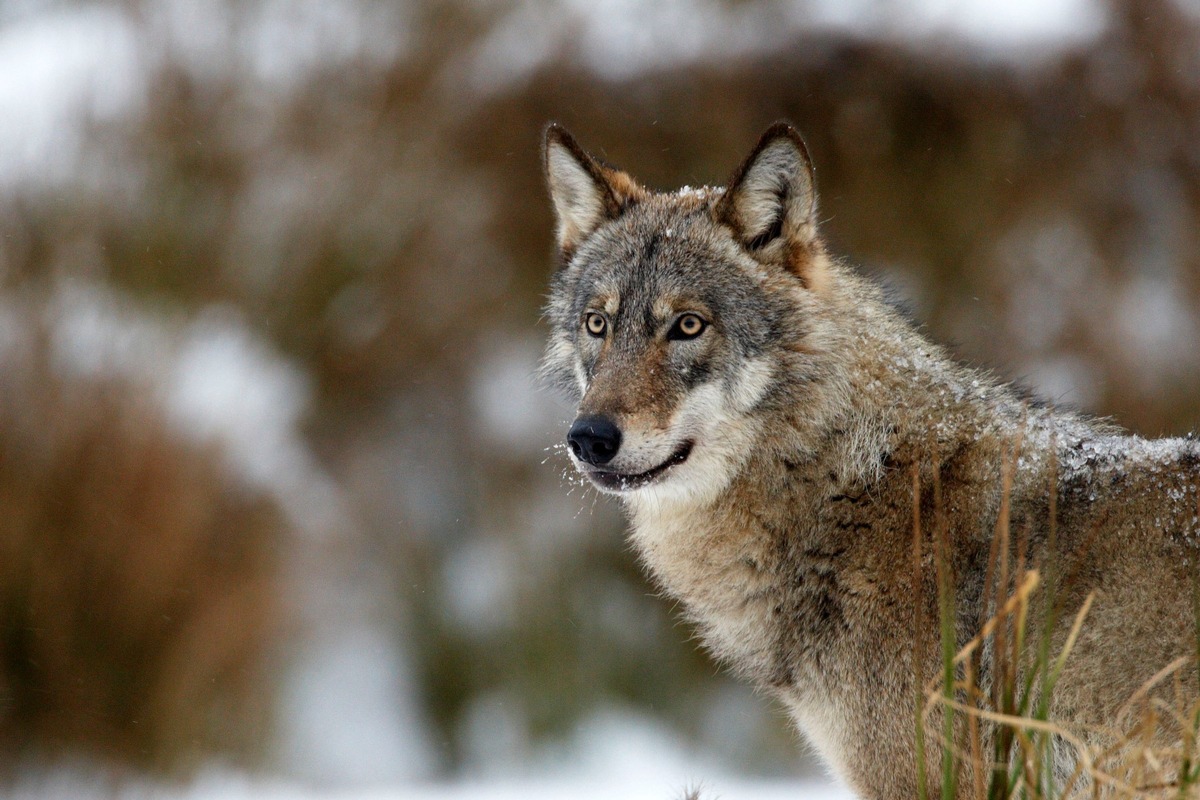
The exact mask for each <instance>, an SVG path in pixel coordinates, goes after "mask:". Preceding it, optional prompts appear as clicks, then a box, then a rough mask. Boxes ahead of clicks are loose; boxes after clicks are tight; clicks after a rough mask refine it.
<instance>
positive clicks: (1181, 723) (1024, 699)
mask: <svg viewBox="0 0 1200 800" xmlns="http://www.w3.org/2000/svg"><path fill="white" fill-rule="evenodd" d="M1018 449H1019V445H1018ZM1012 460H1015V457H1014V458H1012V459H1010V462H1011V461H1012ZM1002 474H1003V481H1004V485H1003V499H1002V504H1001V510H1000V514H999V519H998V521H997V526H996V536H995V539H994V542H993V547H992V551H991V556H990V560H989V564H988V573H987V578H986V579H985V586H986V587H987V588H986V589H985V592H988V591H991V592H992V596H991V599H990V601H988V600H987V599H986V598H985V608H994V609H995V611H994V613H993V614H992V616H991V617H990V618H989V619H987V620H986V622H984V623H983V625H982V626H981V628H980V630H979V633H978V634H977V635H976V636H975V637H973V638H972V639H971V640H970V641H969V642H967V643H966V644H965V645H963V646H962V647H961V648H958V649H957V650H955V649H954V646H953V641H954V638H953V637H954V624H953V619H954V606H953V594H952V589H951V588H950V587H951V586H952V581H951V579H950V577H949V576H948V575H946V574H945V572H947V570H946V568H945V567H944V564H945V562H946V561H947V559H946V558H945V553H946V550H945V540H944V538H943V537H942V536H941V535H939V534H937V533H935V535H934V538H933V545H934V552H935V560H936V561H937V563H938V568H939V583H938V585H939V609H940V615H941V620H940V621H941V641H942V646H943V649H942V659H943V671H942V673H941V674H940V675H938V676H936V677H934V678H932V679H930V680H928V681H927V682H923V681H922V680H919V681H918V685H922V684H923V685H922V688H921V690H920V691H919V693H918V694H919V696H918V714H917V720H918V721H917V749H918V754H917V758H918V765H919V770H920V772H921V776H920V786H921V789H920V795H921V797H922V798H923V800H924V799H925V798H928V797H930V796H931V795H932V792H931V791H930V781H929V780H928V776H927V774H926V771H927V769H928V767H927V764H928V763H929V762H928V761H927V760H926V752H925V751H926V744H927V741H928V739H929V737H931V736H932V737H934V740H935V742H936V745H937V752H940V753H941V776H940V782H939V784H938V786H939V787H940V796H941V797H942V798H944V800H949V799H950V798H956V797H958V798H970V800H1007V798H1024V799H1027V800H1052V799H1053V798H1068V797H1086V796H1091V797H1097V798H1098V797H1105V798H1121V800H1126V799H1128V800H1135V799H1136V800H1142V799H1143V798H1156V799H1157V798H1186V797H1193V796H1197V794H1198V791H1197V786H1198V781H1200V764H1198V763H1197V757H1198V755H1200V752H1198V751H1197V733H1198V731H1200V700H1197V698H1196V697H1195V693H1194V692H1192V691H1189V690H1186V689H1185V670H1186V669H1189V668H1190V669H1196V665H1197V658H1196V657H1195V656H1182V657H1180V658H1177V659H1176V660H1174V661H1172V662H1171V663H1170V664H1167V665H1164V666H1163V668H1162V669H1161V670H1159V671H1158V672H1157V673H1155V674H1154V675H1153V676H1151V677H1150V678H1149V679H1148V680H1147V681H1146V682H1145V683H1144V684H1143V685H1142V686H1141V687H1140V688H1139V689H1138V690H1137V691H1135V692H1134V693H1133V694H1132V695H1131V696H1130V697H1129V698H1128V700H1127V701H1126V702H1125V703H1124V705H1123V706H1122V708H1121V709H1120V710H1119V711H1118V713H1117V714H1116V715H1115V718H1113V719H1111V720H1109V721H1108V724H1107V725H1105V726H1103V727H1101V726H1084V725H1074V724H1068V723H1065V722H1063V721H1061V720H1057V719H1053V718H1052V717H1051V715H1050V708H1051V699H1052V697H1053V694H1054V688H1055V684H1056V683H1057V682H1058V680H1059V679H1060V677H1061V676H1062V675H1063V674H1064V671H1065V670H1069V669H1070V664H1069V656H1070V654H1071V651H1072V649H1073V648H1074V645H1075V643H1076V641H1077V640H1078V637H1079V634H1080V631H1081V630H1083V628H1084V626H1085V625H1086V624H1087V615H1088V612H1089V610H1090V609H1091V606H1092V602H1093V600H1094V597H1095V593H1094V592H1093V593H1091V594H1089V595H1088V596H1087V598H1086V600H1085V601H1084V602H1083V604H1082V606H1081V607H1080V608H1079V609H1078V610H1076V611H1075V613H1074V616H1073V620H1072V623H1071V625H1070V628H1069V632H1068V633H1067V635H1066V637H1065V640H1064V641H1063V643H1062V644H1061V646H1060V647H1059V648H1058V649H1057V651H1053V650H1052V647H1051V632H1052V631H1053V630H1054V629H1055V628H1056V626H1057V625H1058V622H1059V615H1061V613H1062V608H1061V605H1060V604H1059V603H1058V601H1057V594H1056V593H1057V591H1058V589H1060V588H1062V587H1063V586H1065V582H1064V581H1069V580H1070V579H1071V577H1072V576H1070V575H1066V576H1059V575H1056V574H1055V572H1056V569H1055V567H1056V565H1055V564H1053V563H1049V564H1046V565H1045V572H1046V575H1045V576H1043V574H1042V573H1040V572H1039V571H1038V570H1035V569H1031V568H1029V566H1028V564H1027V562H1026V547H1025V543H1024V542H1023V541H1017V542H1010V531H1009V502H1008V501H1009V495H1010V490H1011V464H1010V463H1006V464H1005V467H1004V470H1003V473H1002ZM914 488H915V489H919V483H918V479H917V477H916V475H915V473H914ZM1050 494H1051V497H1052V498H1053V497H1054V495H1055V493H1054V492H1053V491H1052V492H1051V493H1050ZM1050 519H1051V524H1050V542H1051V547H1050V552H1053V541H1054V537H1055V531H1054V519H1055V513H1054V505H1053V502H1052V503H1051V509H1050ZM934 527H935V529H937V527H938V526H937V525H935V526H934ZM913 531H914V537H913V541H914V556H915V557H917V558H919V557H920V553H921V545H922V536H923V534H922V529H921V520H920V517H919V515H917V516H915V517H914V526H913ZM1018 538H1020V537H1018ZM1010 544H1012V545H1015V551H1016V554H1017V555H1016V560H1015V563H1012V564H1010V562H1009V554H1010V553H1011V552H1012V549H1013V548H1010ZM1010 572H1011V575H1010ZM1009 587H1011V591H1009ZM1003 592H1008V593H1007V596H1004V594H1003ZM1039 594H1040V597H1039ZM1197 596H1200V595H1197ZM1039 613H1040V614H1043V615H1045V616H1044V618H1043V620H1042V623H1041V625H1040V630H1041V633H1040V634H1038V635H1034V634H1033V631H1034V626H1033V625H1031V624H1030V622H1031V620H1032V619H1034V618H1035V617H1034V615H1035V614H1039ZM1196 618H1197V621H1198V622H1197V625H1198V631H1200V606H1198V608H1197V617H1196ZM1198 643H1200V638H1198ZM916 646H917V647H918V648H920V647H922V646H923V645H922V642H921V641H920V637H919V636H918V637H917V641H916ZM1198 646H1200V644H1198ZM985 652H986V654H987V655H986V657H987V658H988V659H989V660H990V665H989V671H990V673H991V675H992V680H991V682H990V685H981V684H980V683H979V682H978V676H979V675H980V674H981V661H982V659H983V658H984V657H985V656H984V654H985ZM1167 687H1170V689H1171V691H1164V689H1166V688H1167ZM1152 690H1153V691H1152ZM1168 698H1169V699H1168ZM939 727H940V730H939ZM1164 742H1167V743H1168V744H1166V745H1164V744H1163V743H1164Z"/></svg>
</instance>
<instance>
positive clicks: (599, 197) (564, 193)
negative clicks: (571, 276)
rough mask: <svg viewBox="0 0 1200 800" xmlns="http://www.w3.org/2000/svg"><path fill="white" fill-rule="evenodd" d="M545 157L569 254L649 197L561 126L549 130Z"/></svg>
mask: <svg viewBox="0 0 1200 800" xmlns="http://www.w3.org/2000/svg"><path fill="white" fill-rule="evenodd" d="M543 157H544V161H543V164H544V166H545V170H546V184H547V185H548V186H549V188H550V200H551V202H552V203H553V204H554V216H555V218H556V219H557V221H558V227H557V232H558V247H559V249H560V250H561V251H562V252H563V253H564V254H566V255H569V254H570V253H571V252H573V251H574V250H575V248H576V247H578V246H579V244H580V243H581V242H582V241H583V240H584V239H586V238H587V237H588V236H589V235H590V234H591V233H592V231H594V230H596V228H598V227H600V224H601V223H602V222H605V221H606V220H610V219H616V218H617V217H619V216H620V215H621V212H622V211H624V210H625V209H626V208H627V207H628V206H630V205H632V204H633V203H636V202H638V201H639V200H641V199H643V198H644V197H645V196H646V190H645V189H643V188H642V187H641V186H640V185H639V184H638V182H637V181H635V180H634V179H633V178H632V177H630V176H629V175H628V174H626V173H624V172H622V171H620V170H618V169H614V168H612V167H609V166H606V165H604V164H601V163H600V162H599V161H598V160H596V159H595V158H593V157H592V156H590V155H588V154H587V152H586V151H585V150H584V149H583V148H582V147H580V146H579V143H578V142H576V141H575V138H574V137H573V136H571V134H569V133H567V131H566V130H565V129H564V128H562V127H561V126H559V125H556V124H553V123H552V124H551V125H550V126H549V127H547V128H546V144H545V148H544V149H543Z"/></svg>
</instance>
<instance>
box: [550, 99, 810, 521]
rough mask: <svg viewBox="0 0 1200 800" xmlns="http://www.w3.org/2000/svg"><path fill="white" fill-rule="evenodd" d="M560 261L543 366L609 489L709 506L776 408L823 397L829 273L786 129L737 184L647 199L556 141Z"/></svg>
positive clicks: (769, 137) (580, 446)
mask: <svg viewBox="0 0 1200 800" xmlns="http://www.w3.org/2000/svg"><path fill="white" fill-rule="evenodd" d="M544 165H545V171H546V180H547V183H548V186H549V191H550V197H551V200H552V204H553V207H554V212H555V216H556V221H557V231H556V232H557V244H558V251H559V266H558V269H557V272H556V274H555V276H554V279H553V282H552V286H551V290H550V296H549V303H548V306H547V317H548V320H549V322H550V324H551V326H552V329H553V330H552V333H551V336H550V341H549V345H548V347H547V352H546V357H545V360H544V363H543V372H544V374H545V375H546V376H547V377H549V378H550V379H551V380H552V381H553V382H554V383H555V384H557V385H558V386H560V387H562V388H563V389H564V390H565V391H566V392H567V393H568V394H569V395H571V396H572V397H573V398H574V399H576V400H577V401H578V416H577V418H576V419H575V421H574V424H572V425H571V428H570V431H569V432H568V434H567V443H568V446H569V449H570V452H571V456H572V458H573V460H574V463H575V465H576V467H577V468H578V469H579V470H580V471H581V472H582V473H583V474H584V475H586V476H587V477H588V478H589V479H590V480H591V481H592V482H593V483H594V484H595V485H596V486H598V487H600V488H601V489H603V490H606V491H611V492H619V493H629V494H630V495H634V496H647V495H649V496H652V497H656V498H666V497H670V496H676V497H678V496H685V497H697V496H706V495H711V494H712V493H713V492H715V491H719V490H720V489H721V488H722V487H723V486H725V485H727V484H728V482H729V480H730V479H731V478H732V477H733V476H734V475H735V474H736V473H737V471H738V469H739V467H740V465H742V464H743V463H744V462H745V460H746V458H747V457H748V455H749V454H750V453H751V452H752V450H753V449H754V448H755V447H756V446H758V444H759V440H760V438H761V437H760V433H761V428H762V425H763V422H764V419H765V418H766V415H767V414H768V413H769V412H770V411H771V410H772V409H775V410H778V409H779V408H781V407H785V406H786V407H789V408H790V407H796V406H797V404H801V403H803V401H804V395H806V394H811V393H812V392H814V391H816V390H817V389H818V388H819V387H820V386H821V384H822V380H821V378H822V374H823V373H824V372H825V371H826V368H825V366H824V365H823V361H822V355H823V354H824V353H826V352H827V351H828V350H829V349H830V343H829V342H828V341H826V339H827V337H826V336H825V335H824V333H823V331H824V329H825V328H826V327H828V326H824V325H822V324H820V320H821V317H822V315H823V314H825V313H828V312H827V308H826V306H827V304H825V303H823V302H822V300H821V296H822V294H823V293H824V291H825V286H826V282H827V278H828V275H829V269H830V262H829V260H828V258H827V257H826V255H825V249H824V247H823V245H822V243H821V241H820V239H819V237H818V235H817V199H816V190H815V184H814V177H813V168H812V162H811V160H810V159H809V155H808V151H807V149H806V148H805V145H804V142H803V141H802V140H801V139H800V136H799V135H798V134H797V133H796V132H795V131H794V130H793V129H792V128H791V127H790V126H788V125H786V124H783V123H778V124H776V125H774V126H772V127H771V128H770V129H769V130H767V132H766V133H765V134H764V135H763V136H762V138H761V139H760V140H759V142H758V144H757V146H756V147H755V148H754V150H753V151H752V152H751V154H750V156H749V157H748V158H747V159H746V160H745V162H744V163H743V164H742V165H741V166H740V167H739V168H738V169H737V170H736V171H735V172H734V174H733V177H732V178H731V179H730V181H729V182H728V184H727V185H726V186H725V187H724V188H713V187H705V188H701V189H691V188H685V189H682V190H680V191H677V192H674V193H659V192H654V191H651V190H649V189H646V188H645V187H643V186H642V185H640V184H639V183H638V182H637V181H636V180H634V178H632V177H631V176H630V175H628V174H626V173H625V172H622V171H620V170H617V169H615V168H613V167H611V166H608V165H606V164H604V163H602V162H601V161H600V160H598V159H596V158H595V157H593V156H591V155H589V154H588V153H587V152H585V151H584V150H583V149H582V148H581V147H580V146H579V145H578V144H577V143H576V142H575V140H574V139H573V138H572V137H571V136H570V134H568V133H567V132H566V131H565V130H563V129H562V128H560V127H558V126H556V125H551V126H550V127H549V128H548V129H547V131H546V139H545V149H544Z"/></svg>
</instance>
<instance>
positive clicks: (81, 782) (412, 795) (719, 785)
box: [6, 764, 853, 800]
mask: <svg viewBox="0 0 1200 800" xmlns="http://www.w3.org/2000/svg"><path fill="white" fill-rule="evenodd" d="M695 787H699V788H700V790H701V796H702V797H703V798H706V800H716V798H720V800H796V798H804V800H850V798H852V797H853V795H852V794H851V793H850V792H849V791H848V790H847V789H845V788H843V787H840V786H834V785H832V784H828V783H823V782H817V781H798V780H795V781H784V780H771V781H767V780H746V779H713V780H703V781H699V780H696V781H690V782H689V781H684V782H677V781H675V780H673V779H670V778H667V777H665V776H658V777H654V778H649V779H647V778H645V777H644V776H625V775H622V774H621V769H620V765H619V764H616V765H613V769H612V770H611V773H610V774H609V775H608V776H606V777H600V778H597V777H592V776H586V777H561V778H532V779H510V780H489V781H482V780H466V781H455V782H446V783H434V782H426V783H408V784H397V785H392V786H376V787H372V788H368V789H363V788H354V789H349V788H320V787H315V786H311V785H305V784H298V783H290V782H285V781H277V780H270V779H255V778H251V777H248V776H245V775H241V774H237V773H225V772H213V773H210V774H208V775H206V776H203V777H202V778H201V779H200V780H198V781H196V782H195V783H193V784H191V785H188V786H186V787H174V788H172V787H168V786H163V785H155V784H138V785H125V786H123V787H114V786H111V785H107V784H106V785H101V786H97V785H96V782H95V781H94V780H89V779H88V778H86V777H85V776H81V775H74V776H68V777H62V776H59V777H56V778H52V779H48V780H44V781H38V782H22V783H20V784H19V785H18V786H17V787H16V788H15V789H14V790H13V791H12V793H10V794H8V795H6V796H7V797H8V798H10V800H34V799H35V798H37V800H102V799H103V800H151V798H153V800H567V799H569V800H680V799H681V798H682V797H683V794H684V792H685V791H686V790H687V789H690V788H695Z"/></svg>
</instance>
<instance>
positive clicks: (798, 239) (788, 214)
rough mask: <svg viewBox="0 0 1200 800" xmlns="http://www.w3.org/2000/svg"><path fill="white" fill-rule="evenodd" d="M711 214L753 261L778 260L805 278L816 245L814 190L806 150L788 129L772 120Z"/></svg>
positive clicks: (810, 165)
mask: <svg viewBox="0 0 1200 800" xmlns="http://www.w3.org/2000/svg"><path fill="white" fill-rule="evenodd" d="M715 212H716V215H717V219H718V220H719V221H720V222H722V223H724V224H725V225H727V226H729V228H731V229H732V230H733V233H734V236H735V237H736V238H737V240H738V241H739V242H741V244H742V246H743V247H745V248H746V249H747V250H749V251H750V252H751V253H752V254H753V255H755V257H756V258H759V259H760V260H763V261H776V260H779V259H780V258H782V259H784V260H785V263H786V265H787V266H788V268H789V269H792V271H794V272H797V274H801V277H804V275H803V274H802V273H803V271H804V269H805V266H806V263H807V262H808V261H810V260H811V258H810V257H811V255H812V251H813V250H814V245H816V243H817V190H816V180H815V177H814V175H813V166H812V159H811V158H809V155H808V148H807V147H805V146H804V140H803V139H801V138H800V134H798V133H796V131H795V129H794V128H792V126H791V125H788V124H787V123H786V122H776V123H775V124H774V125H772V126H771V127H770V128H768V129H767V132H766V133H764V134H763V135H762V138H761V139H759V140H758V144H757V145H755V147H754V151H753V152H751V153H750V157H749V158H747V159H746V160H745V162H743V163H742V165H741V166H740V167H738V169H737V171H736V172H735V173H733V177H732V178H731V179H730V181H729V185H728V188H726V190H725V194H724V195H723V196H722V197H721V199H720V201H719V202H718V203H717V206H716V209H715ZM781 245H783V246H781ZM802 262H803V263H802Z"/></svg>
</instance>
